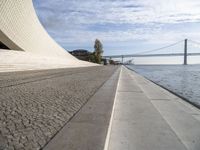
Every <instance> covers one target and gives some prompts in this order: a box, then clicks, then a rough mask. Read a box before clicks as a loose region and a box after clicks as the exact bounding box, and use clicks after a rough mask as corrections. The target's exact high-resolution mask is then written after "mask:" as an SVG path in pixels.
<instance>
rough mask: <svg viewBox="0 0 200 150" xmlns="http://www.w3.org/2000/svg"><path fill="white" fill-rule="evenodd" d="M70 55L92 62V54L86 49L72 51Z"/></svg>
mask: <svg viewBox="0 0 200 150" xmlns="http://www.w3.org/2000/svg"><path fill="white" fill-rule="evenodd" d="M69 53H70V54H72V55H73V56H75V57H76V58H78V59H80V60H84V61H90V55H91V54H92V53H91V52H89V51H88V50H85V49H77V50H73V51H70V52H69Z"/></svg>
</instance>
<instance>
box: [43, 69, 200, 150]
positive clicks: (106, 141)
mask: <svg viewBox="0 0 200 150" xmlns="http://www.w3.org/2000/svg"><path fill="white" fill-rule="evenodd" d="M111 105H112V107H111ZM55 149H59V150H103V149H104V150H199V149H200V111H199V109H197V108H196V107H194V106H192V105H190V104H189V103H187V102H185V101H183V100H182V99H180V98H179V97H177V96H175V95H173V94H171V93H169V92H168V91H166V90H164V89H162V88H160V87H159V86H157V85H155V84H154V83H152V82H150V81H149V80H147V79H145V78H143V77H142V76H140V75H138V74H136V73H134V72H133V71H130V70H129V69H127V68H125V67H123V66H122V67H121V68H120V70H118V71H117V72H115V74H114V75H113V76H112V77H111V78H110V79H109V80H108V81H107V82H106V83H105V84H104V85H103V86H102V87H101V88H100V89H99V90H98V92H97V93H96V94H94V96H93V97H92V98H91V99H90V100H89V101H88V103H87V104H86V105H85V106H84V107H83V108H82V109H81V110H80V111H79V113H77V114H76V116H75V117H74V118H73V119H72V120H71V121H70V123H69V124H67V125H66V126H65V127H64V128H63V129H62V130H61V131H60V132H59V133H58V134H57V135H56V136H55V137H54V138H53V139H52V140H51V141H50V142H49V143H48V144H47V145H46V147H45V148H44V150H55Z"/></svg>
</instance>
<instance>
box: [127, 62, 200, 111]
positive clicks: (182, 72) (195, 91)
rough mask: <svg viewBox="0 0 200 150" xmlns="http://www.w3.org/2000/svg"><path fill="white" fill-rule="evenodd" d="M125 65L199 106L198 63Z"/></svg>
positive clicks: (199, 70)
mask: <svg viewBox="0 0 200 150" xmlns="http://www.w3.org/2000/svg"><path fill="white" fill-rule="evenodd" d="M127 67H128V68H130V69H132V70H134V71H136V72H138V73H139V74H141V75H143V76H144V77H146V78H148V79H150V80H152V81H154V82H155V83H157V84H159V85H161V86H163V87H165V88H166V89H168V90H170V91H172V92H174V93H176V94H178V95H180V96H181V97H184V98H185V99H187V100H188V101H190V102H192V103H194V104H195V105H198V106H199V107H200V65H187V66H184V65H146V66H145V65H128V66H127Z"/></svg>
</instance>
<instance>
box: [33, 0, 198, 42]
mask: <svg viewBox="0 0 200 150" xmlns="http://www.w3.org/2000/svg"><path fill="white" fill-rule="evenodd" d="M34 2H35V6H36V9H37V12H38V15H39V17H40V19H41V21H42V23H43V25H44V26H45V27H46V29H47V31H48V32H49V33H50V34H51V35H52V36H53V37H54V38H55V39H56V40H57V41H58V42H59V43H61V44H64V43H66V44H64V45H67V43H70V45H73V43H74V45H76V44H77V41H78V42H79V43H87V42H88V43H89V42H91V41H93V40H94V39H95V38H100V39H102V40H103V41H105V42H125V41H134V40H141V41H144V42H148V43H164V42H166V43H167V42H168V43H169V42H172V41H178V40H180V39H182V38H184V37H190V38H193V37H194V38H197V39H200V36H199V35H197V32H200V29H198V28H195V29H194V30H190V31H185V30H184V32H183V28H189V26H188V27H187V26H182V27H181V28H180V29H177V28H176V29H173V26H174V25H175V24H184V23H191V24H192V23H199V22H200V9H199V6H200V1H199V0H126V1H124V0H85V1H82V0H71V1H68V0H67V1H66V0H48V1H40V0H35V1H34ZM127 24H128V25H129V26H128V27H127V28H123V25H127ZM136 24H137V26H136ZM102 25H104V27H105V26H106V30H104V28H103V29H101V30H100V31H99V30H98V29H99V27H100V26H102ZM115 25H120V27H121V29H120V27H119V28H117V29H115V28H114V27H113V26H115ZM91 26H93V28H92V29H91ZM165 26H168V27H166V28H164V27H165ZM190 27H191V26H190ZM95 29H96V30H95Z"/></svg>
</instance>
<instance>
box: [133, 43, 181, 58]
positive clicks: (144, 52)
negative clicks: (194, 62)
mask: <svg viewBox="0 0 200 150" xmlns="http://www.w3.org/2000/svg"><path fill="white" fill-rule="evenodd" d="M183 41H184V40H181V41H178V42H176V43H173V44H170V45H167V46H164V47H161V48H157V49H153V50H149V51H143V52H140V53H135V54H136V55H140V54H146V53H150V52H155V51H159V50H162V49H166V48H169V47H172V46H175V45H177V44H179V43H182V42H183Z"/></svg>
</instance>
